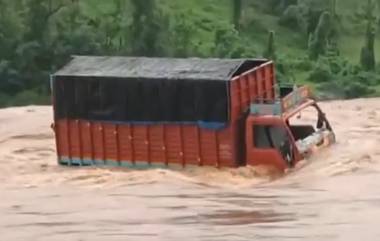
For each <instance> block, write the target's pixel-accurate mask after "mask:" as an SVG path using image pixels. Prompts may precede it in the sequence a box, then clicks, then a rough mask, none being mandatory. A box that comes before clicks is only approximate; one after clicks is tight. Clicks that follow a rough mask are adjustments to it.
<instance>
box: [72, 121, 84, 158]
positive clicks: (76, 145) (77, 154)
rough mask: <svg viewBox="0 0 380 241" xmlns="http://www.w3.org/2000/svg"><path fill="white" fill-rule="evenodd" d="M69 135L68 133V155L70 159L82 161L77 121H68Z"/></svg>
mask: <svg viewBox="0 0 380 241" xmlns="http://www.w3.org/2000/svg"><path fill="white" fill-rule="evenodd" d="M69 133H70V154H71V157H72V158H75V159H80V160H81V159H83V157H82V150H81V141H80V139H81V136H80V131H79V121H77V120H70V121H69Z"/></svg>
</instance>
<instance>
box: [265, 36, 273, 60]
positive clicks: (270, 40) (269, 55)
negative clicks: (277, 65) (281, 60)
mask: <svg viewBox="0 0 380 241" xmlns="http://www.w3.org/2000/svg"><path fill="white" fill-rule="evenodd" d="M274 37H275V33H274V31H271V32H269V37H268V45H267V48H266V50H265V52H264V57H265V58H267V59H271V60H276V46H275V40H274Z"/></svg>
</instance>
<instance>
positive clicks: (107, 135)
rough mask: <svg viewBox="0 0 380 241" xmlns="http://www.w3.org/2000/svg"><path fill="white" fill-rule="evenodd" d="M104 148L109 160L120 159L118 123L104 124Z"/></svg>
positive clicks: (106, 157)
mask: <svg viewBox="0 0 380 241" xmlns="http://www.w3.org/2000/svg"><path fill="white" fill-rule="evenodd" d="M104 150H105V159H106V160H107V161H119V155H118V140H117V131H116V125H113V124H104Z"/></svg>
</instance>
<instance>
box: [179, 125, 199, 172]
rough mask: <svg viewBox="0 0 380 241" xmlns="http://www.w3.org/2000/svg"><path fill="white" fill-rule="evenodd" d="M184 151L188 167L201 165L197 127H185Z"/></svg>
mask: <svg viewBox="0 0 380 241" xmlns="http://www.w3.org/2000/svg"><path fill="white" fill-rule="evenodd" d="M183 139H184V142H183V149H184V151H183V152H184V159H185V163H186V164H187V165H200V164H201V156H200V143H199V140H200V136H199V128H198V127H197V126H184V127H183Z"/></svg>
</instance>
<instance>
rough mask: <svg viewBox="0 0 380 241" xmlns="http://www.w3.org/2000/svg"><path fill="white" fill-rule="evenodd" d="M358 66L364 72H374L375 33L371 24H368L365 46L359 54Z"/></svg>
mask: <svg viewBox="0 0 380 241" xmlns="http://www.w3.org/2000/svg"><path fill="white" fill-rule="evenodd" d="M360 64H361V66H362V68H363V69H364V70H366V71H373V70H375V66H376V60H375V31H374V29H373V27H372V23H371V22H368V25H367V31H366V35H365V44H364V46H363V47H362V49H361V53H360Z"/></svg>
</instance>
